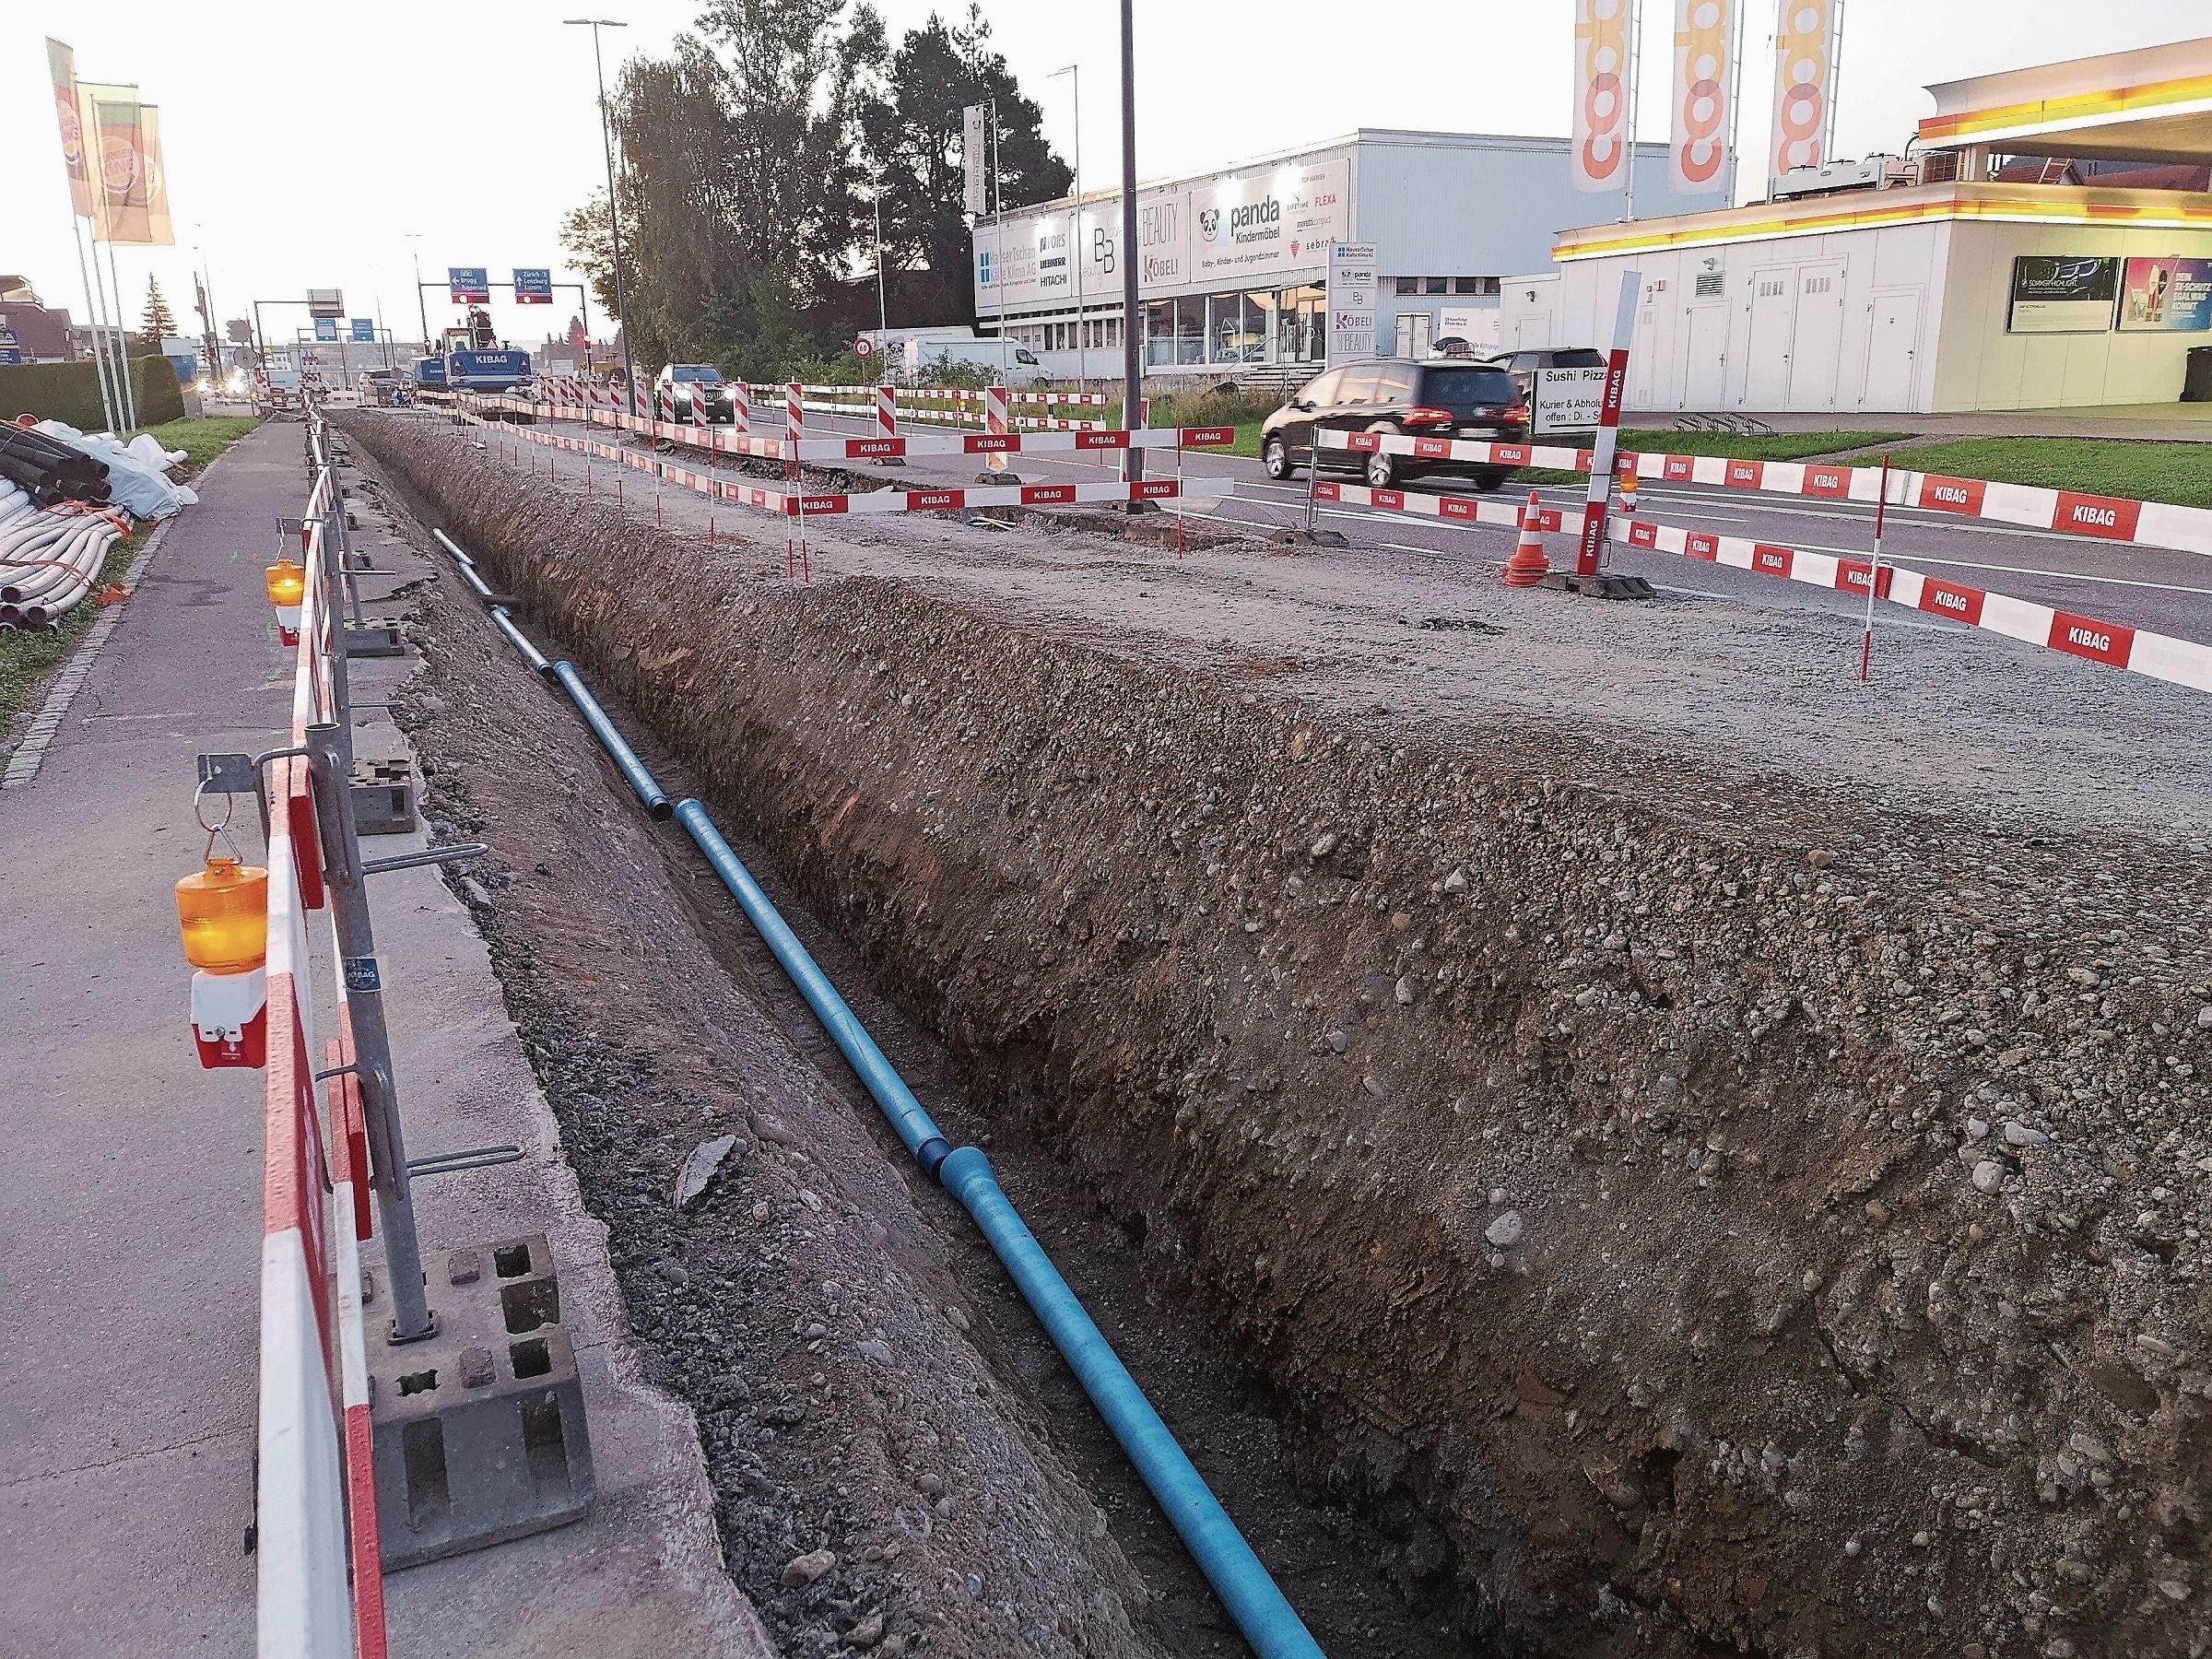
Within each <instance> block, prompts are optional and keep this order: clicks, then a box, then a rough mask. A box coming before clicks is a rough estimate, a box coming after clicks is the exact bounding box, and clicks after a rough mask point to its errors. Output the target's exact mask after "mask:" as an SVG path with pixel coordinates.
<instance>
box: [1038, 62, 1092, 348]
mask: <svg viewBox="0 0 2212 1659" xmlns="http://www.w3.org/2000/svg"><path fill="white" fill-rule="evenodd" d="M1063 75H1065V76H1067V84H1068V88H1069V90H1070V91H1071V92H1072V93H1073V94H1074V97H1075V102H1076V136H1075V144H1074V146H1073V148H1074V150H1075V156H1076V229H1075V238H1076V245H1075V247H1074V248H1072V249H1071V250H1069V251H1070V252H1071V253H1074V254H1075V256H1076V387H1077V390H1078V391H1086V392H1087V391H1088V390H1089V389H1090V336H1089V334H1088V329H1089V327H1090V324H1088V323H1087V322H1085V321H1084V320H1083V266H1084V265H1085V264H1086V263H1087V262H1088V260H1089V258H1090V250H1089V249H1088V248H1087V247H1085V246H1084V244H1083V72H1082V66H1081V65H1077V64H1070V65H1067V66H1066V67H1065V68H1063V69H1055V70H1053V72H1052V74H1050V75H1048V76H1045V77H1044V78H1045V79H1046V80H1057V79H1058V78H1059V77H1060V76H1063Z"/></svg>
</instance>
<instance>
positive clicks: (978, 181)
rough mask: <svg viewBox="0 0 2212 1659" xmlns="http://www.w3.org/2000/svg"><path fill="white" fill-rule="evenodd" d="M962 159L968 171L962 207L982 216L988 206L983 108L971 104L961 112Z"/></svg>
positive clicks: (980, 105)
mask: <svg viewBox="0 0 2212 1659" xmlns="http://www.w3.org/2000/svg"><path fill="white" fill-rule="evenodd" d="M960 159H961V160H962V161H963V162H964V163H966V165H967V169H968V176H967V189H966V193H965V194H963V195H962V196H961V198H960V206H962V207H964V208H966V209H967V211H969V212H970V213H973V214H977V215H980V214H982V211H983V208H984V207H985V206H986V205H987V204H986V202H985V199H984V196H983V160H984V157H983V106H982V104H970V105H969V106H968V107H967V108H966V109H964V110H962V111H961V112H960Z"/></svg>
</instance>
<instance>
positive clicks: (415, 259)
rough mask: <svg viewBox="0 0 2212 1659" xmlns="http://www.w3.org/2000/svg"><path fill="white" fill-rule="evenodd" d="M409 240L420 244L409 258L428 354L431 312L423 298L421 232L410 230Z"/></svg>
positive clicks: (417, 314)
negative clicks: (412, 267) (413, 274)
mask: <svg viewBox="0 0 2212 1659" xmlns="http://www.w3.org/2000/svg"><path fill="white" fill-rule="evenodd" d="M407 241H410V242H413V243H416V244H418V245H417V246H414V247H410V248H409V249H408V250H407V259H408V262H409V263H410V264H412V265H414V267H415V317H416V320H417V321H418V322H419V323H420V324H422V349H423V351H424V352H425V353H426V354H427V353H428V352H429V349H430V313H429V307H427V306H426V305H425V304H424V303H423V299H422V249H421V247H420V246H419V244H420V242H421V241H422V237H421V234H420V233H419V232H418V231H414V230H410V231H408V232H407Z"/></svg>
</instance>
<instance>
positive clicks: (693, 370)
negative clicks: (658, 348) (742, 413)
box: [653, 363, 737, 426]
mask: <svg viewBox="0 0 2212 1659" xmlns="http://www.w3.org/2000/svg"><path fill="white" fill-rule="evenodd" d="M653 418H654V419H655V420H675V421H689V422H691V423H692V424H693V425H695V426H706V425H708V424H710V423H712V424H714V425H718V426H734V425H735V424H736V420H737V405H736V403H735V400H734V399H733V398H732V397H731V396H730V386H729V382H727V381H725V380H724V379H723V378H722V371H721V370H719V369H717V368H715V367H714V365H713V364H712V363H671V364H669V365H668V367H667V368H665V369H664V370H662V371H661V372H660V373H659V375H658V376H656V377H655V378H654V380H653Z"/></svg>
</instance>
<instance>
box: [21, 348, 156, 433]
mask: <svg viewBox="0 0 2212 1659" xmlns="http://www.w3.org/2000/svg"><path fill="white" fill-rule="evenodd" d="M131 387H132V389H133V390H134V391H135V392H136V394H138V424H139V425H141V426H159V425H160V424H161V423H162V422H163V421H165V420H181V419H182V418H183V416H184V391H183V388H182V387H181V386H180V385H178V384H177V371H175V370H174V369H172V368H171V367H170V365H169V359H167V358H165V357H159V356H154V357H140V358H133V359H131ZM18 415H36V416H37V417H38V418H40V419H41V420H60V421H65V422H66V423H68V424H69V425H70V426H73V427H75V428H76V429H77V430H79V431H82V432H98V431H103V430H105V429H106V428H107V425H108V418H107V416H106V414H105V413H103V412H102V410H101V408H100V371H99V367H98V365H96V364H95V363H94V362H93V361H92V359H90V358H85V359H81V360H80V361H77V362H74V363H8V364H0V420H13V419H14V418H16V417H17V416H18Z"/></svg>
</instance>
